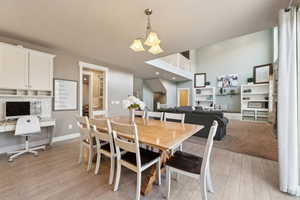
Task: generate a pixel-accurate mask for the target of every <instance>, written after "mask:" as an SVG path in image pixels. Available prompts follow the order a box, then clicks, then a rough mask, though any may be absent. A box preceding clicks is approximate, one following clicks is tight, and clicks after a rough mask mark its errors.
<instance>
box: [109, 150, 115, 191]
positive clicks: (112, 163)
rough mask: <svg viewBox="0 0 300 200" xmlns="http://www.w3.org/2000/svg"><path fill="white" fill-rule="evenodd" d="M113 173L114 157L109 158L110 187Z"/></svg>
mask: <svg viewBox="0 0 300 200" xmlns="http://www.w3.org/2000/svg"><path fill="white" fill-rule="evenodd" d="M114 173H115V157H114V156H112V157H110V173H109V181H108V183H109V184H110V185H111V184H112V183H113V179H114Z"/></svg>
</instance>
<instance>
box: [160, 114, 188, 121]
mask: <svg viewBox="0 0 300 200" xmlns="http://www.w3.org/2000/svg"><path fill="white" fill-rule="evenodd" d="M184 118H185V114H184V113H167V112H165V115H164V121H165V122H166V121H168V119H170V120H178V121H180V122H181V123H184Z"/></svg>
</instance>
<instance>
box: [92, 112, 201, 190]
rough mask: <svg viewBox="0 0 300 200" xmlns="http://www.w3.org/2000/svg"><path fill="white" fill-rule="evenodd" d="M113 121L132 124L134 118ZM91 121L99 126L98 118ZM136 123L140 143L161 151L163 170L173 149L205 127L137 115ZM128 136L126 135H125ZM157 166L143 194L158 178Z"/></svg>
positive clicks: (145, 183) (121, 117)
mask: <svg viewBox="0 0 300 200" xmlns="http://www.w3.org/2000/svg"><path fill="white" fill-rule="evenodd" d="M109 119H110V120H111V121H114V122H118V123H124V124H130V123H132V119H131V118H130V117H128V116H115V117H110V118H109ZM90 123H91V124H93V125H95V126H96V127H97V128H101V127H100V126H97V120H93V119H91V120H90ZM134 123H136V125H137V129H138V139H139V143H140V144H143V145H145V146H147V147H148V148H149V147H150V148H151V149H152V150H156V151H158V152H160V159H161V170H162V171H164V170H165V163H166V161H167V160H168V159H169V158H170V156H171V150H172V149H173V148H175V147H178V146H179V145H180V144H182V143H183V142H184V141H185V140H187V139H188V138H189V137H191V136H193V135H194V134H195V133H197V132H198V131H200V130H201V129H203V128H204V126H202V125H196V124H187V123H180V122H170V121H166V122H165V121H160V120H155V119H146V118H141V117H135V119H134ZM124 136H125V137H126V135H124ZM156 173H157V170H156V166H155V165H153V166H152V168H151V169H150V173H149V174H148V175H147V176H146V177H145V179H144V180H143V184H142V187H141V194H142V195H147V194H148V193H149V192H150V191H152V186H153V183H154V182H155V180H156Z"/></svg>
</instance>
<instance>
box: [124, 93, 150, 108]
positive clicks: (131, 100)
mask: <svg viewBox="0 0 300 200" xmlns="http://www.w3.org/2000/svg"><path fill="white" fill-rule="evenodd" d="M123 107H124V108H128V109H129V110H135V109H140V110H144V109H145V103H144V102H142V101H141V100H140V99H138V98H136V97H135V96H129V97H128V98H127V99H125V100H123Z"/></svg>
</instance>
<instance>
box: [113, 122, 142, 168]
mask: <svg viewBox="0 0 300 200" xmlns="http://www.w3.org/2000/svg"><path fill="white" fill-rule="evenodd" d="M111 128H112V132H113V138H114V142H115V145H116V150H117V157H118V159H120V158H121V150H120V149H123V150H125V151H127V152H131V153H135V154H136V162H137V163H136V164H137V167H138V168H140V167H141V158H140V148H139V138H138V131H137V126H136V124H135V123H132V124H121V123H117V122H114V121H111Z"/></svg>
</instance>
